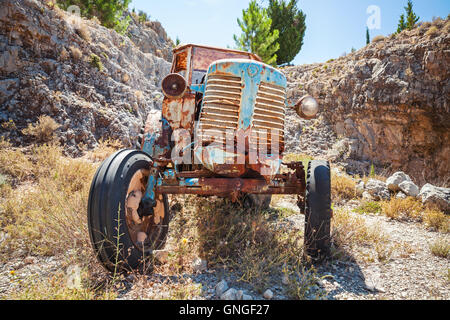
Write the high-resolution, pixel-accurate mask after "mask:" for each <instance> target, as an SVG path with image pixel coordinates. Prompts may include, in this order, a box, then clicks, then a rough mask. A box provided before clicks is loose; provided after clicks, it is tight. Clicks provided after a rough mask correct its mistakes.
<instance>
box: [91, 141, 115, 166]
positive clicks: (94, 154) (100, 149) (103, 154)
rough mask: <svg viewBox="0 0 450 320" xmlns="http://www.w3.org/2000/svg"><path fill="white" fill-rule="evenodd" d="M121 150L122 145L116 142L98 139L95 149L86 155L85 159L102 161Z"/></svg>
mask: <svg viewBox="0 0 450 320" xmlns="http://www.w3.org/2000/svg"><path fill="white" fill-rule="evenodd" d="M122 148H123V144H122V142H120V141H118V140H114V139H109V138H108V139H100V140H99V141H98V146H97V148H95V149H94V150H92V151H89V152H88V153H87V158H88V159H89V160H92V161H103V160H105V159H106V158H108V157H109V156H110V155H112V154H113V153H114V152H116V151H117V150H119V149H122Z"/></svg>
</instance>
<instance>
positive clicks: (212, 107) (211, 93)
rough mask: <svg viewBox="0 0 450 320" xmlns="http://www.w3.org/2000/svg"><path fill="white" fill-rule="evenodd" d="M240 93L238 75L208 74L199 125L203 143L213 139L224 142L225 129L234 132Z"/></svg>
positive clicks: (237, 117) (240, 86)
mask: <svg viewBox="0 0 450 320" xmlns="http://www.w3.org/2000/svg"><path fill="white" fill-rule="evenodd" d="M241 93H242V84H241V78H240V77H233V76H224V75H210V76H208V82H207V85H206V90H205V95H204V97H203V108H202V113H201V114H200V125H199V129H200V133H201V135H202V137H201V138H202V141H203V143H205V142H206V143H208V142H210V141H213V140H215V141H222V142H225V141H224V140H225V132H227V130H232V132H233V134H234V132H235V130H236V129H237V125H238V120H239V107H240V103H241ZM219 137H222V138H219Z"/></svg>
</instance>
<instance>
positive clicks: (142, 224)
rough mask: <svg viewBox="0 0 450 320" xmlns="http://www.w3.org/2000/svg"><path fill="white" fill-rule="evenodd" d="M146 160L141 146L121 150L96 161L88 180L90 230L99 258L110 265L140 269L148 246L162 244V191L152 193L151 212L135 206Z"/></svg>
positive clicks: (146, 173)
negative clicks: (97, 163)
mask: <svg viewBox="0 0 450 320" xmlns="http://www.w3.org/2000/svg"><path fill="white" fill-rule="evenodd" d="M151 162H152V161H151V159H150V157H149V156H148V155H146V154H145V153H144V152H142V151H137V150H121V151H118V152H116V153H115V154H113V155H112V156H110V157H109V158H108V159H106V160H105V161H104V162H103V163H102V164H101V165H100V167H99V168H98V170H97V172H96V174H95V176H94V179H93V181H92V185H91V189H90V192H89V201H88V228H89V234H90V238H91V242H92V245H93V247H94V250H95V251H96V253H97V256H98V258H99V260H100V262H101V263H102V264H103V265H104V266H105V267H106V268H107V269H108V270H110V271H118V270H122V271H124V270H130V269H141V270H142V269H145V267H146V265H148V264H146V262H147V260H148V258H149V257H150V256H151V253H152V251H153V250H156V249H159V248H161V247H162V246H163V245H164V242H165V239H166V235H167V231H168V223H169V210H168V200H167V196H166V195H158V194H157V195H156V206H155V207H154V208H153V212H148V211H147V212H143V211H142V207H143V206H141V207H140V203H141V198H142V196H143V195H144V193H145V188H146V184H147V181H148V177H149V174H150V171H149V169H150V164H151ZM150 211H151V210H150ZM118 231H119V232H118Z"/></svg>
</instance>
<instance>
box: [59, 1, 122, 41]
mask: <svg viewBox="0 0 450 320" xmlns="http://www.w3.org/2000/svg"><path fill="white" fill-rule="evenodd" d="M130 2H131V0H109V1H105V0H57V1H56V3H57V4H58V6H59V7H60V8H62V9H64V10H67V8H68V7H70V6H71V5H76V6H78V7H79V8H80V11H81V15H82V16H83V17H86V18H88V19H92V18H93V17H97V18H98V20H99V21H100V22H101V24H102V25H103V26H105V27H107V28H110V29H114V30H116V31H117V32H119V33H121V34H124V33H125V31H126V30H127V28H128V25H129V23H130V17H129V16H126V17H124V16H123V13H124V12H125V11H126V10H127V9H128V5H129V4H130Z"/></svg>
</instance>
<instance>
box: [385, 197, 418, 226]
mask: <svg viewBox="0 0 450 320" xmlns="http://www.w3.org/2000/svg"><path fill="white" fill-rule="evenodd" d="M381 210H382V213H383V214H385V215H386V216H387V217H389V218H391V219H394V220H400V221H402V220H403V221H422V214H421V213H422V211H423V207H422V203H421V202H420V201H418V200H417V199H415V198H413V197H408V198H406V199H398V198H392V199H391V200H389V201H383V202H381Z"/></svg>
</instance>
